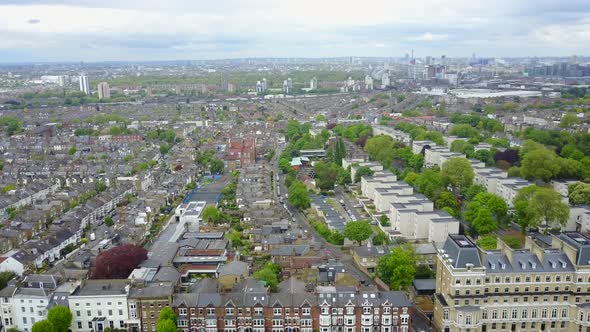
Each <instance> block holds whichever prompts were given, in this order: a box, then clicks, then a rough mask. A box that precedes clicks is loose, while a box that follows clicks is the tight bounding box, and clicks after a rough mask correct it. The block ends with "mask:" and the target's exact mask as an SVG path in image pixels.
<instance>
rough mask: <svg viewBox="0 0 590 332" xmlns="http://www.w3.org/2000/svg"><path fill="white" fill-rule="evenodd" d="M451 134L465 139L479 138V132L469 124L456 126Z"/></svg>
mask: <svg viewBox="0 0 590 332" xmlns="http://www.w3.org/2000/svg"><path fill="white" fill-rule="evenodd" d="M449 134H451V135H455V136H459V137H463V138H472V137H479V131H477V129H475V128H473V127H472V126H470V125H468V124H456V125H454V126H453V128H451V130H450V131H449Z"/></svg>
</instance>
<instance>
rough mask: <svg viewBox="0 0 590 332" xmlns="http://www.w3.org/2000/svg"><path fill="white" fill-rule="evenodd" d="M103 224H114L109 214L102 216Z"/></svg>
mask: <svg viewBox="0 0 590 332" xmlns="http://www.w3.org/2000/svg"><path fill="white" fill-rule="evenodd" d="M104 224H105V225H107V226H109V227H111V226H113V225H114V223H113V218H112V217H111V216H106V217H105V218H104Z"/></svg>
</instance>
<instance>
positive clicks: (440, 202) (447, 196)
mask: <svg viewBox="0 0 590 332" xmlns="http://www.w3.org/2000/svg"><path fill="white" fill-rule="evenodd" d="M434 205H435V206H436V208H437V209H442V208H445V207H448V208H450V209H451V210H453V211H458V210H459V201H457V198H456V197H455V195H453V193H451V192H448V191H443V192H442V193H440V195H439V196H438V199H437V200H436V202H434ZM456 214H457V213H452V215H456Z"/></svg>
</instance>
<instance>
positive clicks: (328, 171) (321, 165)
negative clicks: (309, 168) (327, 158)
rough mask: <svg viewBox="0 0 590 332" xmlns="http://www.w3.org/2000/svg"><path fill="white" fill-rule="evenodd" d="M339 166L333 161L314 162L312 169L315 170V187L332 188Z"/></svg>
mask: <svg viewBox="0 0 590 332" xmlns="http://www.w3.org/2000/svg"><path fill="white" fill-rule="evenodd" d="M340 168H341V167H339V166H338V165H336V164H334V163H326V162H323V161H318V162H316V163H315V165H314V166H313V169H314V171H315V177H316V182H317V183H316V185H317V187H318V188H320V189H321V190H330V189H334V184H335V183H336V180H337V179H338V173H339V171H340Z"/></svg>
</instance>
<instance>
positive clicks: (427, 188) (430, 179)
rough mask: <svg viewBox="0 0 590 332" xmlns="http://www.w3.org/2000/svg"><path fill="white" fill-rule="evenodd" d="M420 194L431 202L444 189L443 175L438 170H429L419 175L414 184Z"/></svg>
mask: <svg viewBox="0 0 590 332" xmlns="http://www.w3.org/2000/svg"><path fill="white" fill-rule="evenodd" d="M414 184H415V185H416V189H417V190H418V192H420V193H422V194H424V195H425V196H426V197H428V198H429V199H431V200H435V199H436V197H438V195H439V193H440V192H441V191H442V190H443V189H444V184H443V179H442V175H441V173H440V172H439V171H438V170H435V169H432V168H428V169H426V170H424V171H423V172H422V173H420V174H419V175H418V178H417V179H416V181H415V182H414Z"/></svg>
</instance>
